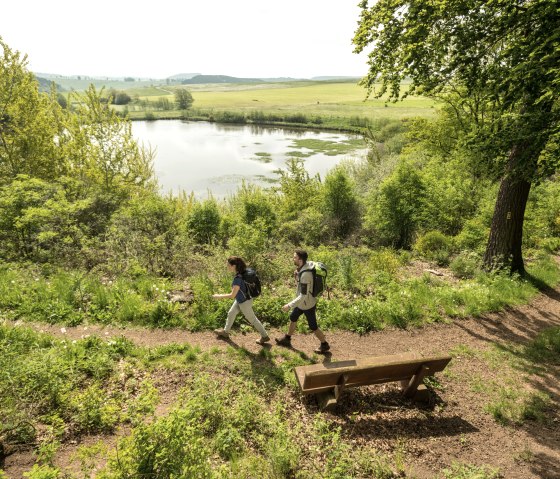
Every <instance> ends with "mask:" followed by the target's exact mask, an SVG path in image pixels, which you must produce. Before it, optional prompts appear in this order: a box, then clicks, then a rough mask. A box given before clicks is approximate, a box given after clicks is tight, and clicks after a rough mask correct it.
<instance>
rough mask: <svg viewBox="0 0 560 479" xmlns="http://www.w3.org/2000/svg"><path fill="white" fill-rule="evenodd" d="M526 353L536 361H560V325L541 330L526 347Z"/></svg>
mask: <svg viewBox="0 0 560 479" xmlns="http://www.w3.org/2000/svg"><path fill="white" fill-rule="evenodd" d="M525 354H526V355H527V357H529V358H530V359H531V360H532V361H533V362H535V363H539V364H541V363H545V362H550V363H553V364H554V363H556V364H557V363H560V327H553V328H550V329H545V330H544V331H541V332H540V333H539V334H538V335H537V337H536V338H535V339H534V340H533V341H531V342H530V343H529V344H528V345H527V346H526V347H525Z"/></svg>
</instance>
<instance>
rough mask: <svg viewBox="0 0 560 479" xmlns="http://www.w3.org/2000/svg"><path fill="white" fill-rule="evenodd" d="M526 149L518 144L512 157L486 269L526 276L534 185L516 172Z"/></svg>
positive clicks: (492, 228) (485, 264) (500, 199)
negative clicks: (525, 234) (523, 248)
mask: <svg viewBox="0 0 560 479" xmlns="http://www.w3.org/2000/svg"><path fill="white" fill-rule="evenodd" d="M524 150H525V148H524V147H523V146H522V145H516V146H514V147H513V148H512V150H511V152H510V155H509V158H508V163H507V167H506V174H505V175H504V177H503V179H502V182H501V184H500V190H499V192H498V198H497V200H496V206H495V208H494V216H493V217H492V224H491V226H490V236H489V238H488V244H487V246H486V253H485V254H484V267H485V269H487V270H493V269H498V268H509V269H510V271H511V273H519V274H524V273H525V266H524V263H523V254H522V251H521V246H522V240H523V220H524V218H525V207H526V205H527V199H528V197H529V191H530V189H531V182H529V181H527V180H526V179H524V178H523V177H522V176H521V175H519V172H518V171H516V170H517V168H516V166H517V165H519V164H520V163H521V162H522V157H523V153H524Z"/></svg>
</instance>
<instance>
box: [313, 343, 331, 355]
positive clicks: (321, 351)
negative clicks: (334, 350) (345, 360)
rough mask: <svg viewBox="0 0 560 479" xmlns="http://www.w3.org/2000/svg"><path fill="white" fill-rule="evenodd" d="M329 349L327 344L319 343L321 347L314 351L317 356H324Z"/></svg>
mask: <svg viewBox="0 0 560 479" xmlns="http://www.w3.org/2000/svg"><path fill="white" fill-rule="evenodd" d="M330 349H331V347H330V345H329V343H327V342H326V341H325V342H324V343H321V346H319V347H318V348H317V349H316V350H315V352H316V353H317V354H324V353H326V352H327V351H329V350H330Z"/></svg>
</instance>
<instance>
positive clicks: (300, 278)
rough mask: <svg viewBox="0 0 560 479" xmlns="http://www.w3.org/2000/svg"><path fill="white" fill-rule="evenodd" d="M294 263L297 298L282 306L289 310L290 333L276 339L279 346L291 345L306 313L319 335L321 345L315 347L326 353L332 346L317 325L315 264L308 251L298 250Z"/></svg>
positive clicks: (311, 328)
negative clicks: (314, 292)
mask: <svg viewBox="0 0 560 479" xmlns="http://www.w3.org/2000/svg"><path fill="white" fill-rule="evenodd" d="M294 264H295V266H296V268H297V269H296V271H295V273H294V274H295V277H296V279H297V292H296V294H297V296H296V298H295V299H293V300H292V301H290V302H289V303H286V304H285V305H284V306H282V311H286V312H287V311H289V310H290V309H292V312H291V313H290V325H289V326H288V333H287V334H286V335H285V336H284V337H283V338H281V339H276V344H278V345H279V346H287V347H291V345H292V335H293V334H294V332H295V330H296V322H297V320H298V318H299V317H300V316H301V315H302V314H304V315H305V317H306V319H307V324H308V325H309V329H310V330H311V331H313V334H315V336H317V338H318V339H319V341H321V345H320V346H319V347H318V348H317V349H315V352H316V353H319V354H321V353H326V352H327V351H328V350H329V349H331V347H330V346H329V343H327V340H326V338H325V335H324V334H323V332H322V331H321V330H320V329H319V328H318V326H317V298H316V297H314V296H313V294H312V293H313V277H314V275H313V265H312V264H310V263H308V262H307V251H304V250H296V251H295V252H294Z"/></svg>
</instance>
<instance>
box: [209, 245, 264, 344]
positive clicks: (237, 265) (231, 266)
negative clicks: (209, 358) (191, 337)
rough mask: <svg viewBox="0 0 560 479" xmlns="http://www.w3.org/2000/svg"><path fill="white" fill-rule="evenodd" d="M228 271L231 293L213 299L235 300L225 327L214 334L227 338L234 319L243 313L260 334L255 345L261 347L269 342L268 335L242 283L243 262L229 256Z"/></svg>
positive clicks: (237, 257)
mask: <svg viewBox="0 0 560 479" xmlns="http://www.w3.org/2000/svg"><path fill="white" fill-rule="evenodd" d="M227 268H228V270H229V271H230V272H231V273H232V274H234V275H235V276H234V278H233V282H232V283H231V293H224V294H213V295H212V298H214V299H226V298H229V299H235V301H234V302H233V305H232V306H231V308H230V310H229V312H228V316H227V320H226V326H225V328H223V329H215V330H214V333H216V334H217V335H218V336H220V337H222V338H225V339H227V338H229V332H230V330H231V327H232V326H233V322H234V321H235V317H236V316H237V315H238V314H239V312H242V313H243V316H245V318H246V319H247V321H249V322H250V323H251V324H252V325H253V327H254V328H255V329H256V330H257V331H258V332H259V333H260V335H261V337H260V339H257V341H256V342H257V344H260V345H263V344H265V343H267V342H268V341H270V338H269V337H268V333H267V332H266V329H264V326H263V325H262V323H261V322H260V321H259V320H258V318H257V316H256V315H255V312H254V311H253V299H252V298H251V297H250V296H249V294H248V289H247V285H246V284H245V281H243V277H242V275H243V272H244V271H245V270H246V269H247V266H246V264H245V261H243V259H241V258H240V257H239V256H230V257H229V258H228V260H227Z"/></svg>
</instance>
